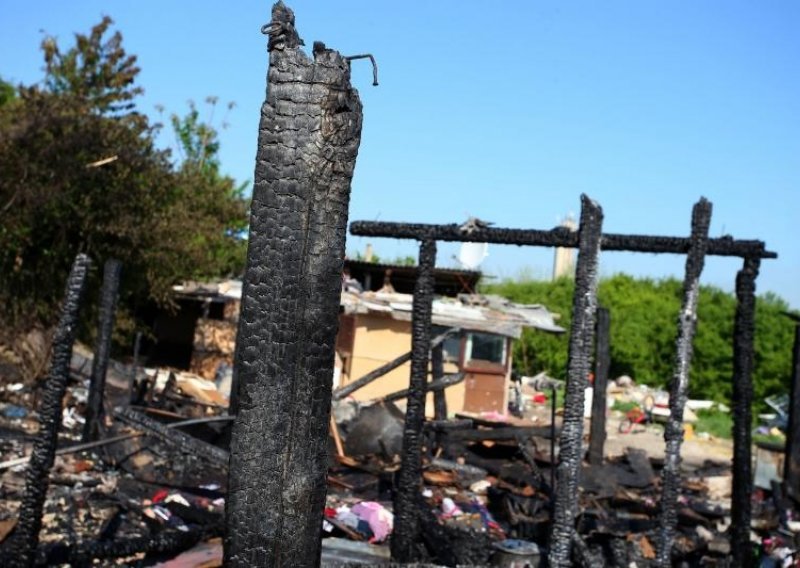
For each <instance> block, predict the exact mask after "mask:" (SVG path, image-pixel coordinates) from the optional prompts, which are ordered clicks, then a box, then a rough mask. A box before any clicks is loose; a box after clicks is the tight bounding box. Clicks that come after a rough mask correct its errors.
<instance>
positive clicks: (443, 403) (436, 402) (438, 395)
mask: <svg viewBox="0 0 800 568" xmlns="http://www.w3.org/2000/svg"><path fill="white" fill-rule="evenodd" d="M431 375H432V377H433V383H436V382H437V381H441V380H442V379H444V345H442V344H441V343H440V344H439V345H436V346H435V347H433V348H432V349H431ZM431 388H432V386H431ZM428 390H431V389H430V388H429V389H428ZM433 417H434V419H435V420H447V397H446V396H445V394H444V389H440V390H434V391H433Z"/></svg>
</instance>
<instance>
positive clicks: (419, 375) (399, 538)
mask: <svg viewBox="0 0 800 568" xmlns="http://www.w3.org/2000/svg"><path fill="white" fill-rule="evenodd" d="M435 264H436V242H435V241H430V240H424V241H422V242H421V243H420V247H419V272H418V275H417V282H416V285H415V286H414V305H413V308H412V319H411V353H412V358H411V377H410V380H409V393H408V398H407V402H406V418H405V423H404V426H403V453H402V456H401V461H400V472H399V474H398V479H397V491H396V493H395V498H394V530H393V532H392V540H391V552H392V560H393V561H395V562H405V563H408V562H415V561H418V560H420V559H422V558H423V555H424V551H423V549H422V538H421V537H422V534H421V524H420V518H419V512H420V483H421V479H422V428H423V425H424V423H425V397H426V394H427V393H426V382H427V380H428V356H429V353H430V350H431V315H432V311H433V285H434V279H433V269H434V266H435Z"/></svg>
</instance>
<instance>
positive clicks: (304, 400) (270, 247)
mask: <svg viewBox="0 0 800 568" xmlns="http://www.w3.org/2000/svg"><path fill="white" fill-rule="evenodd" d="M294 24H295V19H294V14H293V12H292V11H291V10H290V9H289V8H287V7H286V6H285V5H284V4H283V3H282V2H278V3H276V4H275V5H274V6H273V8H272V21H271V22H270V23H269V24H268V25H266V26H264V27H263V28H262V31H263V32H264V33H266V34H268V35H269V47H268V49H269V72H268V88H267V98H266V101H265V103H264V105H263V107H262V111H261V123H260V126H259V141H258V154H257V159H256V170H255V184H254V189H253V197H252V205H251V214H250V238H249V242H248V253H247V268H246V271H245V276H244V283H243V292H242V308H241V314H240V319H239V330H238V336H237V344H236V354H235V368H236V385H235V387H234V389H235V395H234V396H235V398H236V402H235V405H236V406H237V408H238V412H237V415H236V420H235V421H234V426H233V433H232V440H231V456H230V473H229V483H228V498H227V501H226V515H225V516H226V523H227V531H226V538H225V552H224V561H225V565H226V566H289V565H291V566H317V565H318V564H319V561H320V542H321V527H322V523H321V519H322V513H323V508H324V505H325V492H326V481H325V477H326V470H327V443H328V428H329V419H330V407H331V384H332V377H333V364H334V345H335V339H336V332H337V328H338V313H339V297H340V293H341V275H342V267H343V263H344V248H345V233H346V228H347V213H348V204H349V199H350V183H351V179H352V176H353V170H354V168H355V161H356V155H357V153H358V146H359V143H360V137H361V122H362V113H361V102H360V100H359V97H358V93H357V91H356V90H355V89H353V88H352V87H351V85H350V66H349V64H348V62H347V60H346V59H345V58H344V57H342V56H341V55H340V54H339V53H337V52H336V51H333V50H330V49H326V48H325V46H324V45H323V44H322V43H319V42H316V43H315V44H314V49H313V59H312V58H309V57H308V56H307V55H306V54H305V53H304V52H303V51H302V49H301V48H300V46H301V45H303V42H302V40H301V39H300V36H299V35H298V33H297V31H296V29H295V25H294Z"/></svg>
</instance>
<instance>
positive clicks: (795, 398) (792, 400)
mask: <svg viewBox="0 0 800 568" xmlns="http://www.w3.org/2000/svg"><path fill="white" fill-rule="evenodd" d="M791 381H792V385H791V387H790V392H789V425H788V427H787V429H786V430H787V431H786V450H785V455H786V458H785V460H786V461H785V462H784V468H783V486H784V493H786V494H787V495H788V496H789V497H791V498H792V499H794V500H795V502H798V501H800V322H796V323H795V327H794V346H793V348H792V378H791Z"/></svg>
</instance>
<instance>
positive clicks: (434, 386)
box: [378, 372, 466, 402]
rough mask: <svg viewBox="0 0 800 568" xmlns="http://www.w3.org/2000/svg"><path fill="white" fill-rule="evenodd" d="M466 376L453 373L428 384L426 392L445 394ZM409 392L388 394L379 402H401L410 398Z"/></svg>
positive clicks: (407, 390) (405, 390)
mask: <svg viewBox="0 0 800 568" xmlns="http://www.w3.org/2000/svg"><path fill="white" fill-rule="evenodd" d="M465 376H466V374H465V373H463V372H459V373H453V374H451V375H445V376H444V377H442V378H441V379H439V380H436V381H431V382H430V383H428V386H427V388H426V390H427V391H428V392H433V393H437V392H444V389H446V388H448V387H452V386H453V385H457V384H458V383H460V382H461V381H463V380H464V377H465ZM409 392H411V390H410V389H403V390H399V391H397V392H393V393H391V394H387V395H386V396H384V397H383V398H380V399H378V400H379V401H380V402H394V401H395V400H400V399H403V398H406V397H408V393H409Z"/></svg>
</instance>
